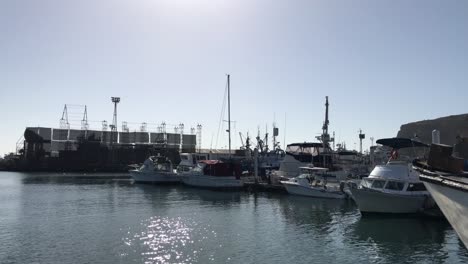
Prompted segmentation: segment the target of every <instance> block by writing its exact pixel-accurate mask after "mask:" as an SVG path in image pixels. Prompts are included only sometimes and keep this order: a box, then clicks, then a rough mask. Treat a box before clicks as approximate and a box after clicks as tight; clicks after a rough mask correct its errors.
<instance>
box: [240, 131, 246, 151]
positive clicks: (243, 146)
mask: <svg viewBox="0 0 468 264" xmlns="http://www.w3.org/2000/svg"><path fill="white" fill-rule="evenodd" d="M239 137H240V141H241V144H242V147H241V148H245V144H244V138H243V137H242V133H241V132H239Z"/></svg>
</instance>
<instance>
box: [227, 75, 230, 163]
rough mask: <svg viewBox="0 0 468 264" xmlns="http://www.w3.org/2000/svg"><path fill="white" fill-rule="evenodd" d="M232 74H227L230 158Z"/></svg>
mask: <svg viewBox="0 0 468 264" xmlns="http://www.w3.org/2000/svg"><path fill="white" fill-rule="evenodd" d="M230 77H231V76H230V75H229V74H228V75H227V88H228V132H229V159H231V87H230V86H231V83H230V82H231V81H230V79H231V78H230Z"/></svg>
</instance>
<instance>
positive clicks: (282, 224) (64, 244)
mask: <svg viewBox="0 0 468 264" xmlns="http://www.w3.org/2000/svg"><path fill="white" fill-rule="evenodd" d="M0 245H1V246H0V263H325V262H328V263H468V251H467V250H466V249H465V248H464V246H463V244H462V243H461V242H460V241H459V239H458V238H457V236H456V234H455V232H454V230H453V229H452V228H451V227H450V225H449V224H448V223H447V222H445V221H440V220H428V219H420V218H409V217H400V218H385V217H361V216H360V214H359V211H358V210H357V208H356V206H355V205H354V204H353V203H352V202H350V201H336V200H321V199H311V198H303V197H294V196H288V195H281V194H272V193H258V194H249V193H245V192H215V191H209V190H199V189H192V188H188V187H184V186H154V185H140V184H132V182H131V181H129V180H102V179H101V180H91V179H77V178H71V177H68V176H60V175H47V174H41V175H38V174H25V173H13V172H0Z"/></svg>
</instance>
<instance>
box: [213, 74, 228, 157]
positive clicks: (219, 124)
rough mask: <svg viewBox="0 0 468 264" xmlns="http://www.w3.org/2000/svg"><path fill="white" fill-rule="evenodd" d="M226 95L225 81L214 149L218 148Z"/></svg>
mask: <svg viewBox="0 0 468 264" xmlns="http://www.w3.org/2000/svg"><path fill="white" fill-rule="evenodd" d="M226 95H227V81H226V87H225V88H224V96H223V105H222V107H221V115H220V116H219V122H218V133H217V135H216V144H215V148H217V147H218V139H219V131H220V130H221V124H222V123H223V117H224V112H225V109H226Z"/></svg>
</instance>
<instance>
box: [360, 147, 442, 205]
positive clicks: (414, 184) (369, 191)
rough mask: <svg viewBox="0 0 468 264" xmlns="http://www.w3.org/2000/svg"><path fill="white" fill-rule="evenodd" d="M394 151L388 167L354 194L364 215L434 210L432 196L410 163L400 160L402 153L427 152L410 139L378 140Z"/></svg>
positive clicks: (372, 175)
mask: <svg viewBox="0 0 468 264" xmlns="http://www.w3.org/2000/svg"><path fill="white" fill-rule="evenodd" d="M377 143H378V144H381V145H384V146H389V147H391V148H392V149H393V150H392V152H391V157H390V159H389V160H388V162H387V164H385V165H377V166H375V168H374V169H373V170H372V171H371V173H370V175H369V176H368V177H364V178H362V180H361V183H360V184H359V185H358V186H357V188H351V193H352V196H353V199H354V201H355V202H356V204H357V206H358V208H359V210H360V211H361V213H393V214H399V213H420V212H423V211H425V210H429V209H432V208H434V207H435V202H434V200H433V199H432V197H431V195H430V194H429V192H428V191H427V189H426V188H425V187H424V184H423V183H422V182H421V181H420V180H419V174H418V172H417V171H415V170H414V169H413V168H412V164H411V162H410V161H408V160H406V159H405V158H404V157H400V156H399V154H398V153H399V152H398V151H399V150H400V149H411V148H418V147H422V148H427V147H428V145H427V144H424V143H421V142H419V141H415V140H412V139H407V138H387V139H379V140H377Z"/></svg>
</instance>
